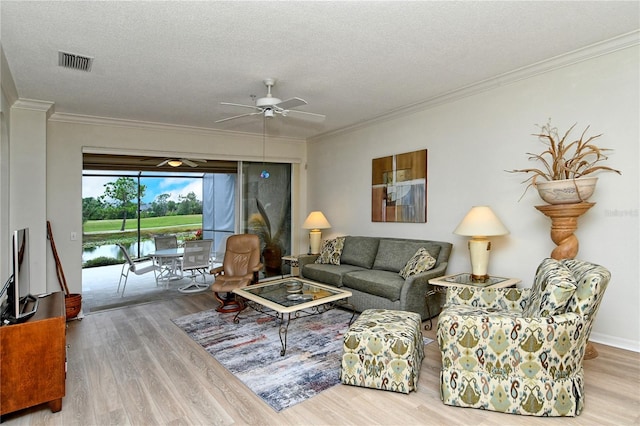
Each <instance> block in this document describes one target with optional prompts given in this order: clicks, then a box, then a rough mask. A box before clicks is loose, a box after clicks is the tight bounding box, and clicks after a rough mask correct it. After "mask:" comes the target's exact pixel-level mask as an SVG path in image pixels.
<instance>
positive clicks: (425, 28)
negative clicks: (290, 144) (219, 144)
mask: <svg viewBox="0 0 640 426" xmlns="http://www.w3.org/2000/svg"><path fill="white" fill-rule="evenodd" d="M639 5H640V3H639V2H637V1H629V2H616V1H606V2H604V1H596V2H586V1H568V2H564V1H554V2H546V1H542V2H529V1H514V2H490V1H482V2H470V1H469V2H438V1H422V2H420V1H417V2H399V1H393V2H324V1H323V2H303V1H297V2H292V1H287V2H274V1H269V2H264V1H263V2H220V1H215V2H214V1H204V2H186V1H169V2H139V1H127V2H113V1H105V2H102V1H91V2H58V1H49V2H37V1H7V0H3V1H2V3H1V5H0V14H1V15H0V17H1V26H0V36H1V42H2V47H3V49H4V52H5V55H6V57H7V62H8V64H9V67H10V69H11V71H12V74H13V77H14V81H15V85H16V88H17V91H18V94H19V96H20V97H21V98H25V99H36V100H44V101H52V102H55V111H56V113H70V114H81V115H89V116H99V117H111V118H120V119H128V120H140V121H148V122H159V123H167V124H175V125H185V126H196V127H204V128H217V129H224V130H231V131H242V132H253V133H261V132H262V120H261V119H260V116H257V117H248V118H241V119H238V120H232V121H228V122H225V123H220V124H215V123H214V122H215V121H216V120H218V119H222V118H225V117H230V116H232V115H238V114H242V113H244V112H246V111H245V110H243V109H238V108H232V107H222V106H221V105H220V102H221V101H226V102H233V103H242V104H247V103H249V104H250V103H252V100H251V97H250V95H257V96H258V97H261V96H263V95H264V94H265V93H266V89H265V87H264V86H263V84H262V80H263V79H265V78H267V77H273V78H276V79H277V80H278V81H277V83H276V86H275V88H274V94H275V95H276V96H277V97H279V98H281V99H287V98H290V97H294V96H296V97H300V98H303V99H305V100H306V101H307V102H308V103H309V105H306V106H304V107H300V108H298V109H299V110H301V111H308V112H315V113H320V114H325V115H326V116H327V119H326V120H325V121H324V122H323V123H320V124H318V123H314V122H307V121H305V120H301V119H297V118H293V117H285V118H283V117H278V118H277V119H275V120H270V121H269V123H268V131H269V133H270V134H274V135H275V134H277V135H282V136H291V137H298V138H308V137H312V136H314V135H319V134H323V133H327V132H331V131H334V130H337V129H341V128H344V127H347V126H351V125H354V124H357V123H360V122H363V121H366V120H371V119H373V118H376V117H380V116H383V115H385V114H388V113H390V112H393V111H398V110H402V109H403V108H406V107H408V106H411V105H415V104H419V103H422V102H427V101H429V100H432V99H435V98H438V97H439V96H443V95H445V94H447V93H451V92H453V91H456V90H459V89H461V88H463V87H465V86H469V85H472V84H474V83H478V82H481V81H483V80H487V79H490V78H492V77H496V76H499V75H501V74H504V73H507V72H510V71H513V70H517V69H520V68H522V67H526V66H529V65H532V64H535V63H537V62H540V61H543V60H545V59H549V58H552V57H555V56H558V55H562V54H565V53H567V52H571V51H574V50H576V49H580V48H583V47H585V46H589V45H592V44H594V43H597V42H600V41H603V40H607V39H610V38H613V37H616V36H619V35H622V34H625V33H629V32H631V31H635V30H637V29H639V28H640V12H639ZM59 50H63V51H66V52H70V53H75V54H80V55H86V56H91V57H93V58H95V60H94V63H93V67H92V70H91V72H89V73H86V72H82V71H76V70H69V69H64V68H61V67H58V66H57V55H58V51H59Z"/></svg>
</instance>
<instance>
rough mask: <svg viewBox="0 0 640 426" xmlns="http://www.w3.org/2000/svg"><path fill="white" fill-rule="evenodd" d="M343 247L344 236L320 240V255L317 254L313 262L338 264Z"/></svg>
mask: <svg viewBox="0 0 640 426" xmlns="http://www.w3.org/2000/svg"><path fill="white" fill-rule="evenodd" d="M343 247H344V237H337V238H334V239H332V240H324V241H323V242H322V249H320V256H318V258H317V259H316V262H315V263H325V264H328V265H339V264H340V255H341V254H342V248H343Z"/></svg>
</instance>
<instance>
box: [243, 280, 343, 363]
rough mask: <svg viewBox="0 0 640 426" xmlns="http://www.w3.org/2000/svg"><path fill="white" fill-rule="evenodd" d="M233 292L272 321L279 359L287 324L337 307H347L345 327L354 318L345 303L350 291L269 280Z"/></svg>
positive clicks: (285, 343) (282, 354)
mask: <svg viewBox="0 0 640 426" xmlns="http://www.w3.org/2000/svg"><path fill="white" fill-rule="evenodd" d="M233 292H234V293H235V294H237V295H238V296H240V297H242V298H244V299H246V302H247V305H249V306H250V307H251V308H253V309H255V310H256V311H258V312H262V313H263V314H266V315H269V316H271V317H273V318H276V320H277V325H279V335H280V343H281V344H282V350H281V351H280V355H281V356H284V354H285V353H286V351H287V332H288V330H289V323H290V322H291V320H293V319H296V318H302V317H306V316H310V315H319V314H322V313H324V312H326V311H328V310H331V309H333V308H335V307H337V306H344V307H349V308H350V309H351V310H352V312H353V315H351V319H350V320H349V324H348V325H351V322H352V321H353V317H354V316H355V310H354V307H353V305H351V304H350V303H348V298H349V297H351V292H350V291H348V290H343V289H341V288H338V287H331V286H328V285H324V284H320V283H316V282H313V281H309V280H305V279H303V278H284V279H279V280H273V281H268V282H265V283H259V284H255V285H250V286H247V287H243V288H237V289H234V290H233ZM240 313H241V312H238V313H237V314H236V316H235V317H234V318H233V322H234V323H236V324H237V323H239V322H240V317H239V315H240Z"/></svg>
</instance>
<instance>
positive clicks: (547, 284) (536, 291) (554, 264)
mask: <svg viewBox="0 0 640 426" xmlns="http://www.w3.org/2000/svg"><path fill="white" fill-rule="evenodd" d="M575 291H576V281H575V279H574V277H573V274H572V273H571V271H570V270H569V268H567V267H566V266H564V265H563V264H562V262H560V261H558V260H555V259H551V258H548V259H545V260H543V261H542V263H540V266H538V270H537V271H536V276H535V279H534V281H533V285H532V286H531V296H530V297H529V302H528V303H527V306H526V307H525V309H524V312H523V315H524V316H525V317H533V318H543V317H548V316H551V315H556V314H561V313H564V312H565V311H566V308H567V304H568V303H569V300H570V299H571V296H573V294H574V293H575Z"/></svg>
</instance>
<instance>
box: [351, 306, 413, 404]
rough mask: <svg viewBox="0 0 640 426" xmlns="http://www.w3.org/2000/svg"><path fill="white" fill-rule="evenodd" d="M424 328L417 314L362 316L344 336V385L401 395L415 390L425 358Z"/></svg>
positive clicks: (374, 311)
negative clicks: (422, 328)
mask: <svg viewBox="0 0 640 426" xmlns="http://www.w3.org/2000/svg"><path fill="white" fill-rule="evenodd" d="M421 325H422V321H421V318H420V315H419V314H417V313H414V312H405V311H394V310H387V309H367V310H365V311H364V312H362V314H360V316H359V317H358V319H357V320H356V321H355V322H354V323H353V324H352V325H351V327H349V330H348V331H347V332H346V333H345V335H344V344H343V353H342V366H341V369H340V380H341V382H342V383H344V384H346V385H355V386H362V387H366V388H374V389H382V390H390V391H394V392H402V393H409V392H411V391H412V390H416V389H417V388H418V376H419V374H420V365H421V364H422V359H423V358H424V342H423V340H422V331H421Z"/></svg>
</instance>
